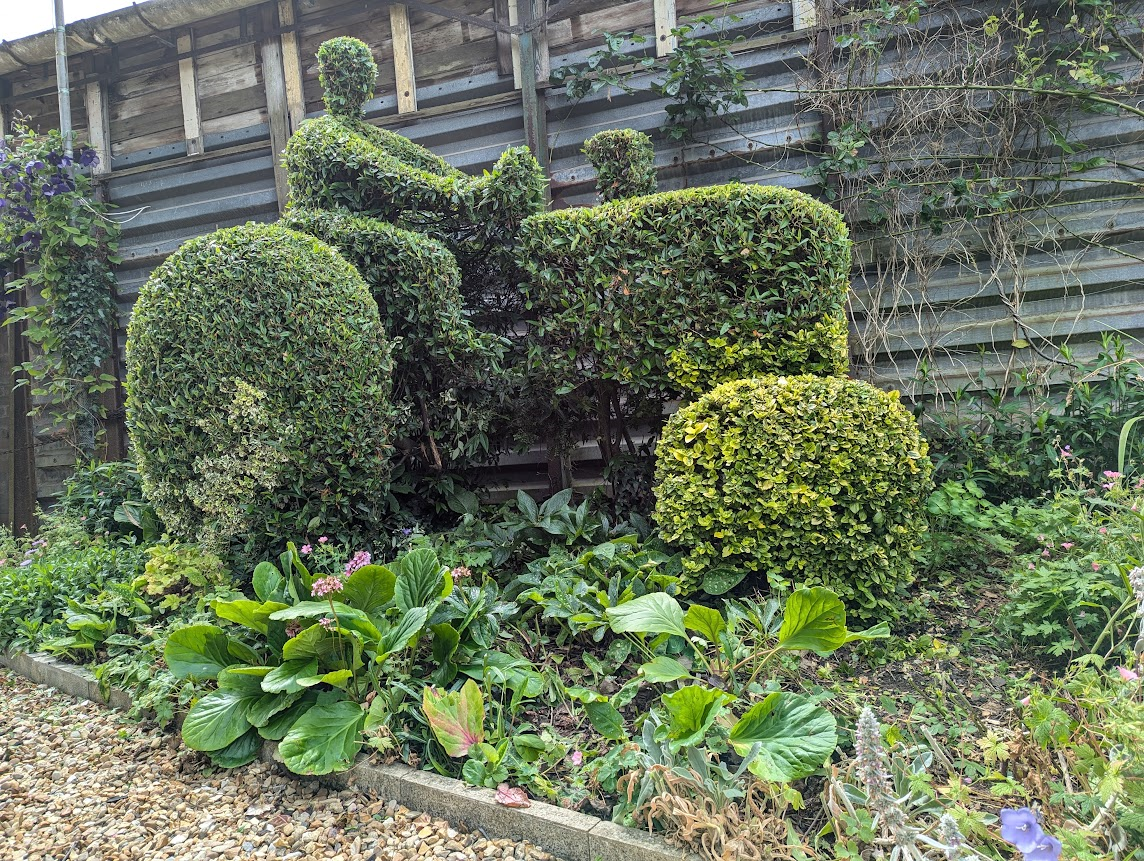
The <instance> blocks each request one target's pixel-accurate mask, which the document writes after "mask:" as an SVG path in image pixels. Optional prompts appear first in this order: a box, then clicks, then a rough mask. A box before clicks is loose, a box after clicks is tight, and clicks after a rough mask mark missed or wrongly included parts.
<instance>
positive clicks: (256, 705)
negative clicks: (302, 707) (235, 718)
mask: <svg viewBox="0 0 1144 861" xmlns="http://www.w3.org/2000/svg"><path fill="white" fill-rule="evenodd" d="M301 697H302V693H301V692H300V691H299V692H297V693H292V694H281V693H275V694H263V695H262V696H261V697H259V698H258V699H257V700H255V701H254V702H252V703H251V704H250V705H249V706H247V707H246V719H247V720H248V721H250V724H251V726H254V727H264V726H266V725H267V724H268V723H270V721H271V720H272V719H273V718H274V716H275V715H276V714H278V713H279V712H282V711H285V710H286V709H288V708H290V706H292V705H294V703H296V702H297V701H298V700H299V699H301Z"/></svg>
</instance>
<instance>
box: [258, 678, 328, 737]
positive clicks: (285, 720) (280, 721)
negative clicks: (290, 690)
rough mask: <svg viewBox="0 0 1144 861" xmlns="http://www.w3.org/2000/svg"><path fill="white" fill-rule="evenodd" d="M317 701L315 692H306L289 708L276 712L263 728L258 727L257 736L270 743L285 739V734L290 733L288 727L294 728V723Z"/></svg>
mask: <svg viewBox="0 0 1144 861" xmlns="http://www.w3.org/2000/svg"><path fill="white" fill-rule="evenodd" d="M317 701H318V692H317V691H312V690H310V691H306V692H305V693H303V694H302V697H301V699H299V700H297V701H296V702H294V703H292V704H291V705H290V707H289V708H285V709H283V710H282V711H280V712H278V714H276V715H274V717H272V718H270V720H268V721H267V722H266V724H265V725H264V726H260V727H258V734H259V735H260V736H262V737H263V738H268V739H270V740H271V741H279V740H281V739H282V738H284V737H285V735H286V733H288V732H290V727H292V726H294V722H295V721H296V720H298V718H300V717H301V716H302V715H304V714H305V713H306V712H307V711H309V710H310V707H311V706H313V705H314V703H316V702H317Z"/></svg>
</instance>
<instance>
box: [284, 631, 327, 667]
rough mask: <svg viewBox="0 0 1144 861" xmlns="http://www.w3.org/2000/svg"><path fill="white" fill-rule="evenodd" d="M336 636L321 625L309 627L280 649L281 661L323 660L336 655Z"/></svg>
mask: <svg viewBox="0 0 1144 861" xmlns="http://www.w3.org/2000/svg"><path fill="white" fill-rule="evenodd" d="M338 649H339V643H338V635H337V633H336V632H335V631H332V630H328V629H326V628H324V627H322V626H321V625H311V626H310V627H309V628H306V629H304V630H303V631H301V632H299V634H298V636H296V637H294V638H293V639H292V640H287V641H286V644H285V645H284V646H283V647H282V659H283V661H284V662H285V661H296V660H299V659H300V658H318V659H319V660H323V659H325V658H328V657H330V656H331V655H336V654H337V653H338Z"/></svg>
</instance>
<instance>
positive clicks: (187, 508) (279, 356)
mask: <svg viewBox="0 0 1144 861" xmlns="http://www.w3.org/2000/svg"><path fill="white" fill-rule="evenodd" d="M127 363H128V373H127V391H128V401H127V421H128V428H129V430H130V433H131V440H132V443H133V444H134V447H135V454H136V459H137V461H138V465H139V473H140V475H141V477H142V479H143V487H144V491H145V492H146V494H147V496H148V498H149V499H151V501H152V502H153V503H154V505H155V508H156V510H157V511H158V512H159V514H160V516H161V517H162V518H163V520H164V521H165V522H166V524H167V525H168V527H169V528H170V529H171V530H172V531H173V532H174V533H176V534H177V535H178V536H179V537H180V538H184V539H189V540H200V541H202V540H206V541H207V542H208V543H213V544H216V545H219V546H220V548H221V546H223V545H225V544H226V543H227V542H228V541H230V540H233V539H235V538H238V537H243V538H246V540H247V543H248V545H249V546H251V547H265V546H266V545H267V544H268V543H275V544H276V543H277V542H280V541H282V540H283V539H284V538H285V537H288V536H291V535H303V534H306V533H308V532H314V531H319V530H320V531H322V532H324V533H328V534H330V535H331V536H337V537H339V538H342V539H344V540H352V539H353V538H354V537H356V536H357V535H360V534H362V533H366V532H368V531H370V530H372V529H375V528H376V527H377V526H378V524H379V523H380V521H381V518H382V515H383V513H384V511H385V509H386V502H387V489H388V478H389V469H390V466H389V462H390V454H391V445H390V434H391V427H392V414H391V407H390V400H389V395H390V387H391V359H390V349H389V343H388V341H387V339H386V336H385V332H384V329H383V327H382V324H381V320H380V318H379V316H378V310H377V304H376V303H375V302H374V300H373V298H372V296H371V295H370V290H369V287H368V286H367V285H366V284H365V282H364V281H363V280H362V278H361V276H360V275H359V274H358V272H357V271H356V270H355V269H354V268H353V266H351V265H350V264H349V263H347V262H346V261H345V260H344V259H343V258H342V257H341V256H340V255H338V254H337V252H335V251H334V250H333V249H332V248H330V247H329V246H328V245H326V244H324V243H322V242H320V241H319V240H317V239H315V238H313V237H311V236H307V235H304V234H301V233H297V232H294V231H292V230H288V229H286V228H284V227H280V226H276V225H260V224H247V225H245V226H243V227H233V228H229V229H226V230H220V231H217V232H215V233H212V234H209V235H207V236H202V237H199V238H197V239H192V240H191V241H189V242H187V243H185V244H184V245H183V246H182V247H181V248H179V250H178V251H176V252H175V253H174V254H172V255H171V256H170V257H169V258H168V259H167V261H166V262H165V263H164V264H163V265H162V266H160V267H159V268H158V269H157V270H156V271H155V272H154V274H153V275H152V276H151V278H150V279H149V280H148V281H147V283H146V284H145V285H144V287H143V289H142V290H141V291H140V295H139V300H138V302H137V303H136V305H135V310H134V312H133V315H132V317H131V324H130V327H129V330H128V341H127Z"/></svg>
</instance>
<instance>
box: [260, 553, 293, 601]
mask: <svg viewBox="0 0 1144 861" xmlns="http://www.w3.org/2000/svg"><path fill="white" fill-rule="evenodd" d="M252 585H253V586H254V594H255V595H257V596H258V597H259V598H261V599H262V600H263V601H275V602H279V603H281V602H285V600H286V578H285V577H283V576H282V572H281V571H279V570H278V569H277V568H276V567H275V566H274V564H273V563H271V562H259V563H258V565H257V567H255V569H254V577H253V583H252Z"/></svg>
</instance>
